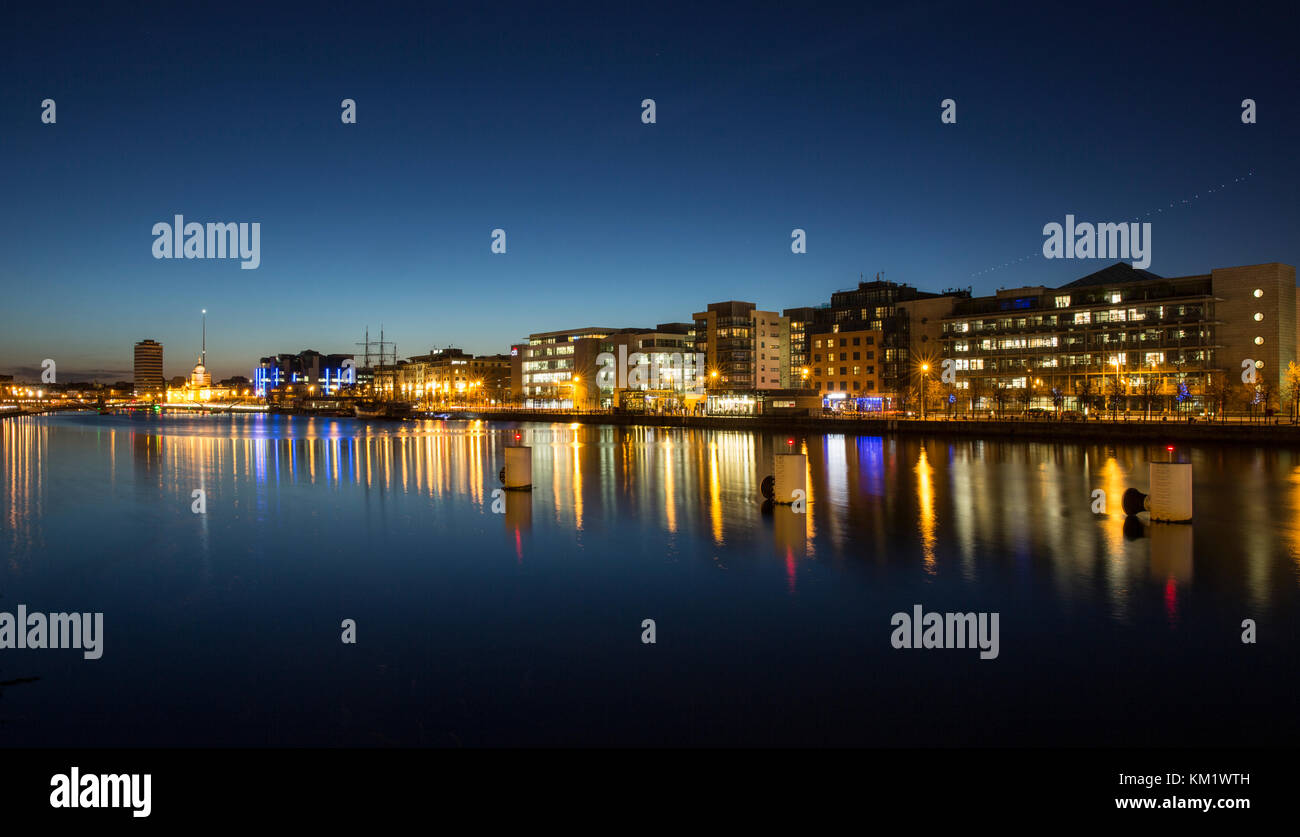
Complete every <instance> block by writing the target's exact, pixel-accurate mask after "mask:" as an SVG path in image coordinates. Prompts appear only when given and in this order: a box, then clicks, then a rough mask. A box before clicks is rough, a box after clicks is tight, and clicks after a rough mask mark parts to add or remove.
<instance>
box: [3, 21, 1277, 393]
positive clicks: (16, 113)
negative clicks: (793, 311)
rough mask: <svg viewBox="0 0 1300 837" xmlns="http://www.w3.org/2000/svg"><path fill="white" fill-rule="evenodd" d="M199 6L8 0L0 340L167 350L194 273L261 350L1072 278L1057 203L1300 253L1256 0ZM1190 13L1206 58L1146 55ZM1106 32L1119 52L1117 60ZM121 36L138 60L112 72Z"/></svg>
mask: <svg viewBox="0 0 1300 837" xmlns="http://www.w3.org/2000/svg"><path fill="white" fill-rule="evenodd" d="M199 14H201V13H200V12H194V11H185V12H180V13H178V14H177V15H176V16H175V19H169V20H163V21H159V22H158V25H159V26H160V27H162V30H161V32H162V34H161V35H160V36H159V37H158V38H156V39H153V40H142V39H141V38H140V36H139V34H137V33H136V32H135V31H134V30H133V28H132V26H131V21H130V20H129V19H128V18H119V17H117V16H107V17H105V18H104V19H95V18H93V17H88V18H85V19H81V20H79V21H77V22H73V23H69V22H68V21H66V20H63V19H60V20H58V21H55V20H50V19H45V18H43V16H42V13H41V12H39V11H37V12H34V13H33V14H31V15H30V16H28V17H27V18H25V19H24V20H23V21H20V22H18V23H17V24H16V26H15V27H14V29H13V31H12V33H11V38H10V40H11V41H12V43H11V44H10V49H9V50H8V54H9V57H10V59H11V63H12V65H13V67H12V69H13V72H11V73H10V74H9V83H8V84H7V85H6V87H5V90H4V91H3V93H0V126H2V127H3V130H4V131H5V133H6V154H5V162H4V163H3V164H2V165H3V172H4V175H5V177H6V180H7V185H8V192H9V194H10V196H11V200H10V201H9V202H7V204H6V206H5V208H4V209H2V210H0V212H3V216H0V222H3V223H4V224H5V226H6V228H7V229H8V230H9V231H10V233H11V235H12V237H13V240H15V241H22V242H24V246H22V247H18V248H11V249H10V251H9V253H8V256H9V258H8V259H7V260H6V263H5V265H4V266H2V267H0V286H2V287H3V288H4V289H5V291H6V293H7V295H8V296H9V297H10V298H11V299H17V300H28V301H30V302H31V303H34V304H28V305H26V306H25V308H26V310H25V313H24V316H23V317H21V318H14V317H10V318H7V322H6V326H7V327H6V329H5V330H4V332H3V333H0V363H3V364H4V367H5V371H7V372H10V373H14V372H18V373H20V374H21V372H22V370H25V369H32V368H39V364H40V361H41V359H42V358H45V357H49V356H51V355H52V354H54V353H56V352H57V353H58V355H59V356H60V357H61V358H63V360H64V364H63V368H66V369H67V370H69V371H70V372H72V371H82V372H87V371H88V372H93V373H100V374H99V375H98V376H99V377H101V379H102V378H104V377H113V376H114V375H117V374H120V372H118V371H117V370H121V371H126V370H127V369H129V361H128V359H127V358H126V357H125V356H124V355H122V354H121V349H120V348H119V347H121V346H124V345H129V344H130V343H133V342H134V341H136V340H139V339H141V338H142V337H146V336H148V337H152V338H153V339H156V340H158V341H159V342H162V343H164V344H165V345H169V346H174V347H175V350H174V351H175V353H174V354H173V355H172V357H174V358H176V362H177V363H178V364H183V363H184V362H185V361H184V358H185V357H186V356H188V355H189V354H191V353H193V352H192V351H191V349H190V347H189V343H190V341H191V338H190V337H189V325H188V323H189V319H190V317H191V316H192V312H194V311H197V310H199V309H200V308H204V307H206V308H208V310H209V311H211V312H212V314H213V318H214V334H213V336H212V337H213V343H212V346H211V349H212V357H213V359H214V360H213V362H214V371H215V374H216V375H217V376H220V377H225V376H229V375H233V374H244V375H246V374H247V370H248V369H250V368H251V366H252V364H254V363H255V362H256V360H257V357H258V356H260V355H262V354H265V353H266V352H272V351H298V350H300V349H303V348H309V347H310V348H316V349H319V350H320V351H323V352H337V351H346V350H348V349H349V348H350V347H351V345H352V344H353V343H355V342H356V341H358V340H359V339H361V338H360V335H361V333H362V331H363V329H364V328H365V327H366V325H367V324H368V325H369V326H370V327H371V328H372V329H374V328H377V326H378V325H379V323H381V322H383V323H384V325H385V329H386V333H387V335H388V336H389V337H390V338H391V339H392V340H394V341H395V342H396V343H397V344H398V346H399V350H401V351H402V352H403V353H418V352H424V351H427V350H428V349H429V348H432V347H434V346H442V345H448V344H450V345H455V346H460V347H463V348H464V349H466V350H467V351H469V352H472V353H476V354H486V353H493V352H499V351H503V350H504V347H506V346H508V345H510V343H512V342H514V341H516V340H518V339H519V337H521V336H522V335H525V334H528V333H530V332H532V331H534V330H536V329H538V328H551V329H554V328H568V327H577V326H579V325H581V324H583V323H586V322H605V323H617V324H620V325H622V324H626V325H637V324H645V325H650V324H653V323H656V322H669V321H673V320H677V319H681V318H682V316H683V314H689V313H690V311H689V310H688V309H689V307H690V306H693V305H695V304H697V303H698V301H699V300H717V299H748V300H753V301H755V302H756V303H758V304H759V305H760V306H762V307H764V308H766V309H770V310H782V309H784V308H788V307H794V306H799V305H804V304H807V303H808V297H809V293H808V289H809V288H813V287H815V288H818V289H819V291H818V293H817V294H815V296H816V297H818V298H822V297H825V296H827V295H828V294H829V292H830V291H833V290H836V289H839V288H845V287H851V286H852V285H854V284H855V283H856V282H857V281H858V279H859V277H863V278H870V277H872V276H874V275H875V274H877V273H883V274H884V276H885V278H886V279H889V280H893V281H898V282H903V283H907V284H910V285H913V286H915V287H925V288H934V289H938V288H948V287H970V288H971V289H972V291H973V292H974V293H975V294H977V295H978V294H985V293H991V292H993V291H994V290H996V289H997V288H1000V287H1015V286H1022V285H1034V284H1043V285H1048V286H1054V285H1058V284H1063V283H1064V282H1067V281H1069V280H1071V279H1074V278H1077V277H1078V276H1080V275H1083V274H1086V273H1089V272H1091V270H1090V269H1089V267H1090V266H1089V265H1087V264H1084V263H1077V264H1076V263H1075V262H1074V261H1072V260H1068V259H1062V260H1059V261H1049V260H1047V259H1044V258H1043V257H1042V256H1041V254H1040V251H1041V248H1042V245H1043V235H1042V232H1041V231H1042V228H1043V226H1044V225H1045V224H1048V223H1052V222H1056V223H1059V222H1060V221H1061V219H1062V218H1065V217H1066V215H1067V214H1073V215H1075V216H1077V217H1079V218H1086V219H1090V220H1104V221H1111V222H1128V221H1138V220H1141V221H1143V222H1148V221H1149V222H1150V223H1152V225H1153V226H1152V239H1153V240H1152V242H1151V251H1152V252H1151V256H1152V261H1151V266H1150V269H1151V270H1153V271H1154V272H1156V273H1159V274H1162V275H1187V274H1191V273H1194V272H1196V271H1198V270H1200V269H1203V266H1204V265H1211V264H1212V265H1240V264H1250V263H1258V262H1271V261H1277V262H1282V263H1286V264H1296V263H1298V262H1300V244H1297V242H1296V239H1295V236H1294V233H1293V230H1294V229H1296V227H1297V224H1298V223H1300V209H1298V208H1297V206H1296V203H1295V201H1294V199H1293V189H1292V188H1291V187H1290V186H1289V185H1288V184H1292V183H1294V182H1295V179H1296V178H1295V175H1296V174H1297V170H1296V167H1297V163H1296V161H1295V160H1294V158H1293V155H1292V154H1291V153H1290V149H1291V148H1292V147H1293V146H1294V140H1295V137H1296V136H1297V134H1298V133H1300V131H1297V127H1298V126H1300V120H1297V118H1296V116H1295V114H1294V112H1293V111H1292V110H1291V109H1289V108H1288V107H1287V104H1286V103H1287V102H1288V101H1289V98H1288V97H1289V90H1288V89H1287V85H1286V82H1285V79H1286V78H1288V77H1290V73H1289V72H1288V70H1289V69H1290V68H1289V67H1288V66H1287V64H1288V59H1287V58H1286V51H1285V49H1270V48H1269V45H1270V43H1271V39H1274V38H1279V37H1280V36H1279V35H1275V34H1274V33H1275V32H1279V31H1282V28H1281V27H1279V26H1277V25H1276V22H1275V21H1270V20H1269V19H1268V18H1267V17H1266V16H1265V13H1264V12H1259V11H1251V12H1248V13H1243V16H1242V18H1241V19H1239V21H1237V22H1235V23H1226V24H1225V23H1223V22H1220V21H1215V22H1214V24H1213V26H1212V27H1211V26H1210V24H1209V22H1208V21H1207V20H1205V19H1203V18H1198V17H1196V16H1195V15H1192V14H1185V15H1183V14H1180V15H1179V16H1178V17H1176V18H1167V17H1165V16H1162V15H1159V14H1158V13H1157V12H1154V11H1150V10H1141V9H1137V10H1131V9H1126V10H1125V12H1124V15H1125V16H1124V17H1119V16H1117V15H1118V13H1112V12H1110V11H1107V10H1105V9H1102V10H1099V11H1098V12H1097V14H1095V15H1089V16H1086V17H1085V18H1083V19H1079V20H1076V19H1075V18H1074V17H1071V16H1069V15H1068V14H1066V13H1065V12H1061V11H1051V10H1041V9H1026V10H1024V11H1023V12H1022V13H1021V15H1020V16H1018V17H1016V18H1015V20H1014V21H1012V22H1008V20H1006V19H998V20H994V19H985V16H984V15H982V14H981V13H980V12H979V11H978V10H974V9H963V8H961V7H954V8H952V9H950V10H949V11H948V12H946V13H945V16H944V20H945V25H944V26H940V27H938V28H936V27H935V26H934V21H933V19H929V18H924V17H921V16H913V15H912V13H909V12H907V11H897V12H892V13H887V14H881V13H878V12H871V11H867V10H862V11H855V12H846V11H828V10H825V9H822V10H809V11H808V12H806V13H803V14H801V15H800V16H796V18H795V19H794V20H793V21H792V20H790V19H789V17H788V15H787V14H786V13H785V11H784V10H777V9H775V8H773V9H759V10H755V11H753V12H752V13H751V15H750V18H749V19H747V25H746V27H745V29H744V32H743V34H740V33H737V34H733V35H730V36H725V37H718V36H717V34H716V33H718V32H726V31H727V25H726V20H725V18H720V17H718V15H719V14H720V13H716V12H711V11H708V10H700V9H692V10H691V12H690V16H687V14H686V13H685V12H682V11H680V10H678V9H665V10H660V11H656V12H631V11H622V12H617V11H606V12H603V13H601V14H597V15H591V14H589V13H583V14H578V13H576V12H575V11H574V10H568V9H557V10H554V11H553V12H551V13H549V14H544V13H541V12H536V13H529V14H520V15H513V16H512V15H511V14H508V13H505V12H501V13H495V14H494V13H492V12H484V13H483V15H482V16H481V17H479V18H478V19H473V20H471V19H434V18H433V17H431V16H432V15H433V14H434V13H433V12H431V11H428V10H424V11H410V12H408V13H402V14H399V12H398V11H397V10H395V9H393V8H391V7H385V6H378V7H374V8H367V9H366V10H354V9H349V10H341V11H340V12H339V14H338V15H337V16H334V17H331V18H329V20H328V21H322V20H320V19H313V20H310V21H306V22H304V21H303V20H301V19H299V18H298V17H296V16H294V15H292V14H290V13H287V12H283V11H268V13H267V18H266V19H265V20H264V21H262V22H261V25H262V26H263V27H264V31H265V32H266V36H265V37H267V38H268V39H272V40H274V42H275V43H276V49H275V50H271V51H266V52H259V51H249V52H245V53H242V54H241V58H242V60H241V61H239V62H236V63H231V62H230V61H228V60H227V52H226V49H225V48H226V47H229V46H231V45H232V44H237V43H239V40H238V38H239V34H238V29H237V26H236V24H235V23H234V22H233V21H224V20H223V19H222V18H220V17H219V16H218V17H217V18H211V17H204V18H202V20H203V25H202V26H201V27H200V26H198V25H197V21H198V20H199V18H198V17H196V15H199ZM1252 15H1253V16H1252ZM411 16H414V17H413V18H412V17H411ZM398 18H401V19H402V20H403V21H404V22H405V24H406V25H404V26H400V27H399V26H393V25H388V26H387V28H385V25H387V24H393V23H394V22H395V20H397V19H398ZM412 21H414V22H412ZM539 26H540V27H541V29H540V30H539V29H538V27H539ZM200 30H201V31H202V33H203V34H202V36H199V35H198V34H196V33H197V32H199V31H200ZM408 30H411V31H419V32H420V34H418V35H416V34H406V32H407V31H408ZM378 31H385V34H383V35H377V34H375V32H378ZM539 31H540V33H541V35H540V36H539ZM1156 31H1158V32H1160V33H1161V37H1160V38H1159V39H1152V38H1150V37H1149V34H1150V33H1151V32H1156ZM49 32H57V33H59V34H58V37H56V38H53V39H52V40H50V39H48V38H47V35H48V33H49ZM848 32H855V33H858V34H857V35H855V36H849V35H846V34H844V33H848ZM395 33H396V34H395ZM105 44H109V46H105ZM1187 44H1202V45H1208V44H1212V46H1213V54H1214V58H1215V60H1214V61H1212V62H1203V63H1202V62H1193V63H1192V64H1190V65H1185V66H1183V70H1182V71H1181V72H1180V73H1179V74H1176V75H1171V74H1168V73H1163V72H1160V71H1159V70H1160V68H1161V67H1163V66H1165V65H1168V64H1173V63H1177V62H1181V60H1182V59H1183V58H1184V57H1185V50H1186V45H1187ZM1101 45H1104V47H1105V49H1106V50H1107V51H1109V52H1113V53H1119V54H1123V55H1124V56H1125V57H1126V59H1127V60H1126V61H1121V62H1114V63H1112V62H1107V63H1105V64H1102V65H1098V63H1097V62H1096V60H1095V55H1096V54H1097V49H1098V48H1099V46H1101ZM173 48H180V49H188V50H189V58H190V60H189V61H188V62H187V63H186V65H185V66H184V67H183V68H173V71H172V72H171V73H169V75H168V76H167V77H166V78H165V79H162V80H157V81H156V82H155V80H154V79H153V77H152V76H151V75H150V74H151V71H150V70H149V66H150V62H149V61H148V60H145V59H147V58H148V57H149V56H153V57H155V58H157V59H158V60H160V61H161V60H163V57H164V56H165V55H166V54H168V53H167V51H168V50H171V49H173ZM593 48H594V49H595V51H594V52H592V51H591V50H592V49H593ZM47 49H49V50H51V51H49V52H46V50H47ZM118 50H122V51H128V50H129V51H130V52H131V54H132V55H138V56H140V58H141V60H138V61H132V62H129V63H128V64H127V65H125V66H123V67H122V68H120V70H119V71H118V73H117V74H110V75H107V76H105V75H104V74H100V73H96V72H94V71H93V68H94V67H95V66H98V64H99V62H102V61H104V60H106V59H110V58H111V57H112V56H115V55H117V54H118V53H117V51H118ZM582 50H586V51H585V52H583V51H582ZM567 52H573V53H575V54H578V53H581V54H583V55H584V56H585V57H584V59H583V60H581V61H579V60H577V59H572V58H568V57H566V53H567ZM321 54H328V55H329V56H330V63H329V65H328V69H323V68H322V66H321V65H320V64H319V62H318V61H317V58H318V57H319V55H321ZM995 58H996V60H994V59H995ZM971 66H979V67H980V68H981V70H982V71H983V72H982V73H981V74H979V75H978V76H976V75H972V74H971V73H970V72H969V68H970V67H971ZM452 78H455V79H460V80H462V82H463V80H464V79H472V81H471V82H469V83H460V84H457V85H454V86H453V85H450V84H448V83H447V80H449V79H452ZM1137 79H1141V83H1140V84H1136V83H1135V80H1137ZM124 88H125V89H139V90H148V91H149V92H148V94H147V95H135V96H132V97H128V98H123V97H121V96H120V95H117V91H119V90H120V89H124ZM254 91H255V92H254ZM47 97H48V98H50V99H52V100H54V101H56V102H57V108H58V110H57V121H56V122H55V123H54V124H45V123H43V122H42V120H41V113H42V110H41V108H40V107H39V105H40V103H41V102H42V101H43V100H44V99H45V98H47ZM345 98H348V99H352V100H353V101H355V103H356V115H357V121H356V123H355V124H343V123H342V122H341V119H340V102H341V101H342V100H343V99H345ZM646 98H653V99H654V100H655V102H656V121H655V123H654V124H644V123H643V122H642V120H641V115H642V112H643V110H642V102H643V100H645V99H646ZM948 98H952V99H953V100H954V101H955V113H956V118H957V121H956V122H955V123H954V124H945V123H943V122H941V119H940V117H941V112H942V109H941V106H940V105H941V102H942V101H943V100H945V99H948ZM1246 98H1251V99H1252V100H1254V101H1255V102H1256V103H1257V107H1258V114H1257V116H1258V121H1257V122H1256V123H1254V124H1246V123H1243V121H1242V119H1241V113H1242V107H1241V104H1240V103H1241V102H1242V101H1243V100H1244V99H1246ZM232 161H242V162H241V163H240V164H239V165H234V164H233V163H232ZM110 162H111V165H110V164H109V163H110ZM177 214H182V215H184V217H185V218H186V219H193V220H195V221H198V222H208V223H211V222H229V223H258V224H260V225H261V239H260V247H261V253H260V266H259V267H257V268H256V269H253V270H244V269H241V267H240V265H239V264H238V263H237V262H235V261H232V260H227V259H214V260H210V261H206V260H205V261H199V260H182V259H155V258H154V257H153V254H152V252H151V251H152V246H153V244H154V236H153V235H152V234H151V229H152V227H153V226H154V225H155V224H157V223H160V222H170V221H171V220H172V218H173V217H174V216H175V215H177ZM495 229H503V230H505V232H506V233H507V236H508V238H507V241H508V248H507V251H506V253H504V254H496V253H493V252H491V249H490V247H491V244H492V231H493V230H495ZM795 229H802V230H804V231H806V234H807V252H806V253H803V254H794V253H792V252H791V247H790V242H791V231H792V230H795ZM70 234H71V235H73V236H74V237H73V238H72V239H69V237H68V236H69V235H70ZM72 241H75V242H76V243H75V245H72V246H70V242H72ZM1094 264H1095V265H1096V268H1098V269H1099V268H1100V267H1103V266H1104V265H1105V262H1102V261H1100V260H1098V261H1096V262H1094ZM1081 268H1082V269H1081ZM500 300H508V304H501V302H500ZM475 310H483V311H488V310H491V312H492V315H491V317H489V318H476V317H467V316H466V312H472V311H475ZM575 311H580V312H581V316H579V317H577V318H576V319H575V318H574V317H572V316H571V314H572V313H574V312H575ZM217 322H222V326H221V327H216V324H217ZM267 335H274V337H273V338H271V337H268V336H267ZM254 346H255V347H256V348H254ZM194 348H195V349H197V346H195V347H194ZM118 357H121V358H122V360H121V361H118V362H114V361H112V360H111V359H113V358H118Z"/></svg>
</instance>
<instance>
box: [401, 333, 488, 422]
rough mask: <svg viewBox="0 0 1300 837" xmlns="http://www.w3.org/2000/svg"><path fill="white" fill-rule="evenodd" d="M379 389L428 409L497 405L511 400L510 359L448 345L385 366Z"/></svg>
mask: <svg viewBox="0 0 1300 837" xmlns="http://www.w3.org/2000/svg"><path fill="white" fill-rule="evenodd" d="M381 369H382V375H380V374H379V370H377V371H376V374H377V377H379V378H381V379H382V381H383V383H382V384H381V385H380V388H381V389H382V390H383V391H384V393H385V394H386V395H387V397H391V398H394V399H397V400H400V401H410V402H414V403H418V404H421V405H424V406H427V407H433V406H435V405H439V404H442V405H446V404H471V403H480V404H483V403H485V404H498V403H502V402H504V401H506V400H509V397H510V383H509V381H510V359H509V357H507V356H506V355H483V356H475V355H472V354H468V353H466V352H464V351H463V350H461V349H458V348H455V347H452V346H448V347H447V348H445V349H433V350H431V351H429V352H428V353H427V354H423V355H416V356H414V357H411V358H408V359H406V360H404V361H399V362H398V363H396V364H394V365H392V366H391V367H382V368H381Z"/></svg>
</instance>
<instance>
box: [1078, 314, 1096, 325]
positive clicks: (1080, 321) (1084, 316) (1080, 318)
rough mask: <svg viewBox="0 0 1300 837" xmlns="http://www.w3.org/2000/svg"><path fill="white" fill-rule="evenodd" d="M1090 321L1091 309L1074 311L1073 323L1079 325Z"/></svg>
mask: <svg viewBox="0 0 1300 837" xmlns="http://www.w3.org/2000/svg"><path fill="white" fill-rule="evenodd" d="M1091 322H1092V312H1091V311H1079V312H1078V313H1076V314H1075V315H1074V323H1075V325H1079V324H1087V323H1091Z"/></svg>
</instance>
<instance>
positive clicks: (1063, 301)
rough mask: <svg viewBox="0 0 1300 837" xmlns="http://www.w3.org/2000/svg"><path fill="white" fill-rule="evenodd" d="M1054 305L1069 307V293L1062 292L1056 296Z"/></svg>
mask: <svg viewBox="0 0 1300 837" xmlns="http://www.w3.org/2000/svg"><path fill="white" fill-rule="evenodd" d="M1056 307H1057V308H1069V307H1070V295H1069V294H1063V295H1061V296H1058V297H1057V298H1056Z"/></svg>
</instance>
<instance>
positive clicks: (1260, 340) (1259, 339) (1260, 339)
mask: <svg viewBox="0 0 1300 837" xmlns="http://www.w3.org/2000/svg"><path fill="white" fill-rule="evenodd" d="M1255 345H1256V346H1262V345H1264V338H1263V337H1256V338H1255Z"/></svg>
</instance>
